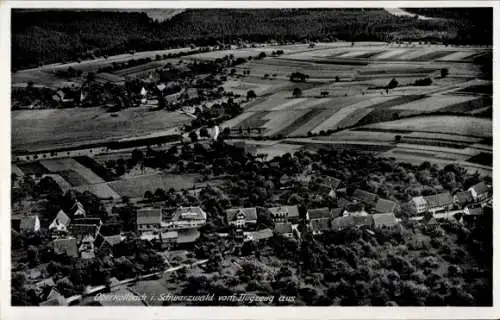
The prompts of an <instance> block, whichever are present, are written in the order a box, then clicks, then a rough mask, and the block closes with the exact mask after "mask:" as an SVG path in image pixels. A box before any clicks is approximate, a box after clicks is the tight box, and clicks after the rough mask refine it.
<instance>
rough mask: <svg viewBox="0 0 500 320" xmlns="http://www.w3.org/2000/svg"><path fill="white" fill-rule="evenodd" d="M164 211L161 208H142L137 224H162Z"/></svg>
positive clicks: (138, 213) (139, 211) (138, 211)
mask: <svg viewBox="0 0 500 320" xmlns="http://www.w3.org/2000/svg"><path fill="white" fill-rule="evenodd" d="M161 217H162V210H161V209H160V208H142V209H139V210H137V224H138V225H141V224H160V223H161Z"/></svg>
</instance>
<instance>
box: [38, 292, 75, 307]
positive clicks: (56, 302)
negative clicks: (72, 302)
mask: <svg viewBox="0 0 500 320" xmlns="http://www.w3.org/2000/svg"><path fill="white" fill-rule="evenodd" d="M67 305H68V303H67V302H66V298H64V297H63V296H62V295H61V294H60V295H58V296H55V297H53V298H50V299H49V300H46V301H43V302H41V303H40V306H44V307H50V306H67Z"/></svg>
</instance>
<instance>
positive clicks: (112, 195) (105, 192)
mask: <svg viewBox="0 0 500 320" xmlns="http://www.w3.org/2000/svg"><path fill="white" fill-rule="evenodd" d="M74 189H75V190H77V191H79V192H85V191H89V192H91V193H93V194H94V195H96V196H97V197H99V198H101V199H120V198H121V197H120V195H119V194H118V193H116V192H115V190H113V189H112V188H111V187H110V186H109V185H108V184H107V183H99V184H92V185H81V186H77V187H75V188H74Z"/></svg>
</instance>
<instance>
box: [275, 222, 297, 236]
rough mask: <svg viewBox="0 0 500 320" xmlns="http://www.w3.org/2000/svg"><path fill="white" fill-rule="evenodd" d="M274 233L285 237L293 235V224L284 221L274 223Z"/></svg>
mask: <svg viewBox="0 0 500 320" xmlns="http://www.w3.org/2000/svg"><path fill="white" fill-rule="evenodd" d="M274 233H275V234H278V235H281V236H284V237H292V236H293V228H292V224H291V223H283V222H279V223H276V224H275V225H274Z"/></svg>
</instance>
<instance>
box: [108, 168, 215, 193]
mask: <svg viewBox="0 0 500 320" xmlns="http://www.w3.org/2000/svg"><path fill="white" fill-rule="evenodd" d="M204 185H206V183H202V182H199V176H197V175H182V176H181V175H162V174H157V175H144V176H136V177H133V178H128V179H124V180H117V181H113V182H109V183H108V186H109V187H111V189H113V190H114V191H115V192H116V193H118V194H119V195H120V196H128V197H130V198H138V197H142V196H144V193H145V192H146V191H151V192H153V193H154V192H155V190H156V189H163V190H168V189H170V188H174V189H176V190H183V189H192V188H193V187H201V186H204Z"/></svg>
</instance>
